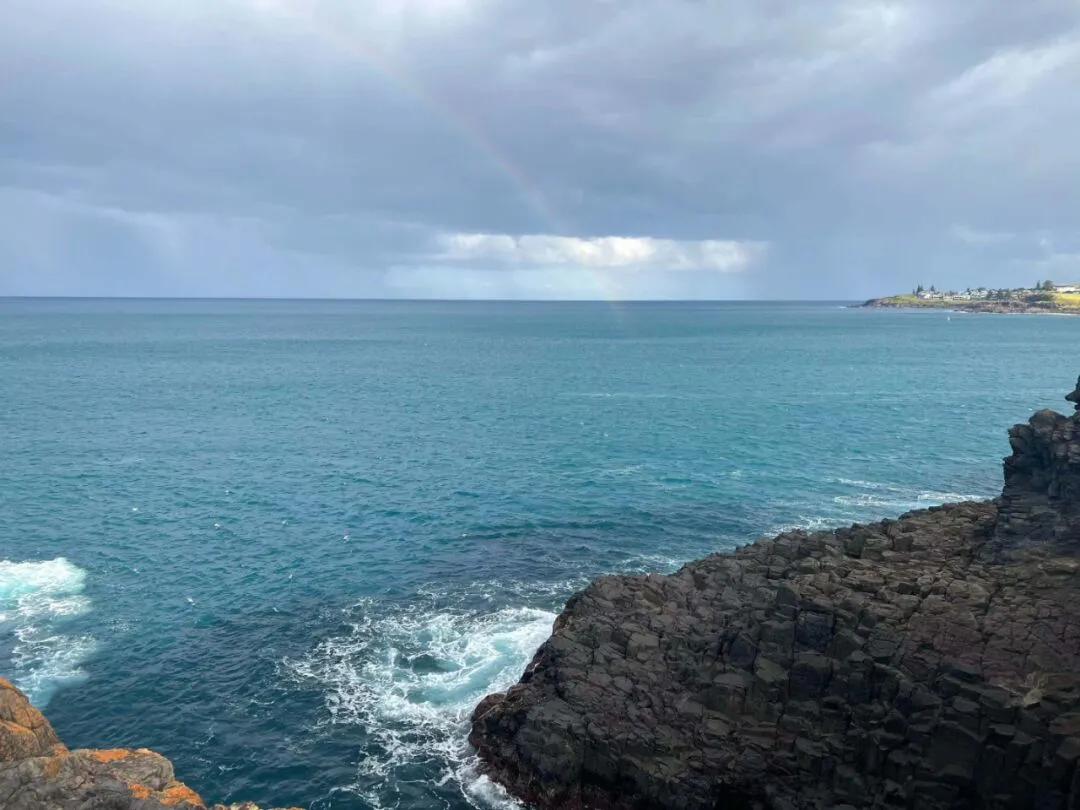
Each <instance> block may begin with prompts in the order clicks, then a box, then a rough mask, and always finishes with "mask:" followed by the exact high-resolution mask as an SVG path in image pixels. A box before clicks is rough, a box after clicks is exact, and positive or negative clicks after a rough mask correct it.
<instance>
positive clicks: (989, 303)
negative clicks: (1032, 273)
mask: <svg viewBox="0 0 1080 810" xmlns="http://www.w3.org/2000/svg"><path fill="white" fill-rule="evenodd" d="M863 306H864V307H878V308H891V309H907V308H918V309H951V310H963V311H967V312H1034V313H1057V314H1070V315H1080V284H1054V283H1053V282H1052V281H1040V282H1039V283H1038V284H1036V285H1035V286H1034V287H1031V288H1016V289H998V290H992V289H987V288H985V287H979V288H977V289H971V288H970V287H969V288H968V289H966V290H963V291H962V292H956V291H949V292H943V291H938V290H937V289H935V288H934V287H933V286H931V287H930V289H929V290H927V289H924V288H923V286H922V285H921V284H920V285H919V286H918V287H916V288H915V289H914V290H912V291H911V293H910V294H905V295H890V296H888V297H886V298H872V299H870V300H869V301H867V302H866V303H864V304H863Z"/></svg>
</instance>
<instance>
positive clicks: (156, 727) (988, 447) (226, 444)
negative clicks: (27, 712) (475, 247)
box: [0, 299, 1080, 810]
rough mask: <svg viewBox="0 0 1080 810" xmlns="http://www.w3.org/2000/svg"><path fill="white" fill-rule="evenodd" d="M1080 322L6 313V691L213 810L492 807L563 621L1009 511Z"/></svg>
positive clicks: (382, 306)
mask: <svg viewBox="0 0 1080 810" xmlns="http://www.w3.org/2000/svg"><path fill="white" fill-rule="evenodd" d="M1078 344H1080V318H1068V317H1047V316H995V315H960V314H957V313H952V314H950V313H945V312H936V311H926V312H903V311H885V310H863V309H849V308H844V307H842V306H841V305H839V304H771V303H663V304H554V303H552V304H547V303H543V304H541V303H440V302H317V301H294V302H290V301H142V300H90V301H76V300H12V299H7V300H4V299H0V674H3V675H6V676H8V677H10V678H12V679H13V680H14V681H15V682H16V683H17V684H18V685H19V686H20V687H22V688H23V689H25V690H26V691H27V692H28V693H29V694H30V695H31V696H32V698H33V700H34V702H35V703H36V704H37V705H38V706H39V707H42V708H44V709H45V710H46V711H47V715H48V717H49V718H50V720H51V721H52V723H53V724H54V726H55V727H56V729H57V731H58V732H59V734H60V735H61V737H62V738H63V739H64V740H66V741H67V742H68V743H69V744H70V745H72V746H149V747H152V748H155V749H157V750H159V751H161V752H163V753H164V754H166V755H167V756H169V757H170V758H172V759H173V761H174V763H175V765H176V769H177V772H178V775H179V776H180V778H182V779H183V780H185V781H186V782H188V783H189V784H190V785H192V786H193V787H194V788H195V789H197V790H198V791H199V792H200V793H202V794H203V795H204V797H205V798H207V799H210V800H217V801H227V800H228V801H238V800H241V799H251V800H254V801H256V802H259V803H260V804H264V805H265V804H270V803H273V804H280V805H299V806H302V807H310V808H317V809H318V810H328V809H329V808H335V809H336V808H341V809H342V810H345V809H348V810H354V809H355V810H360V809H361V808H365V809H366V808H466V807H480V808H490V807H506V806H510V805H511V803H510V802H509V801H508V800H507V799H506V798H505V797H503V796H502V795H501V793H500V791H499V790H498V789H497V788H495V787H494V786H492V785H491V784H490V783H488V782H487V781H486V780H484V779H482V778H478V777H477V774H476V770H475V763H474V761H473V759H472V756H471V752H470V751H469V748H468V745H467V743H466V741H465V736H466V730H467V719H468V715H469V712H470V710H471V709H472V707H473V706H474V705H475V704H476V702H477V701H478V700H479V699H480V698H482V697H483V696H484V695H485V694H487V693H489V692H491V691H494V690H499V689H504V688H506V687H507V686H508V685H510V684H511V683H513V682H514V681H515V680H516V679H517V678H518V676H519V675H520V674H521V671H522V669H523V668H524V666H525V665H526V663H527V662H528V660H529V658H530V657H531V655H532V653H533V652H534V650H535V649H536V647H537V646H538V645H539V644H540V643H541V642H542V641H543V640H544V639H545V638H546V637H547V636H548V634H549V632H550V630H551V624H552V621H553V620H554V618H555V615H556V613H557V611H558V610H559V609H560V607H561V605H562V604H563V602H564V601H565V600H566V598H567V597H568V596H569V595H570V594H571V593H573V592H574V591H575V590H576V589H579V588H581V587H582V586H584V585H585V584H586V583H587V582H588V581H589V580H590V578H592V577H595V576H597V575H599V574H603V573H608V572H620V571H661V572H669V571H672V570H674V569H675V568H676V567H678V566H679V565H680V564H681V563H683V562H685V561H688V560H691V559H694V558H696V557H699V556H702V555H704V554H707V553H709V552H713V551H717V550H727V549H732V548H734V547H735V546H737V545H739V544H741V543H746V542H748V541H750V540H752V539H753V538H754V537H756V536H758V535H762V534H768V533H772V532H776V531H779V530H781V529H784V528H789V527H805V528H811V529H817V528H822V527H830V526H837V525H842V524H847V523H850V522H852V521H864V520H874V519H878V518H883V517H886V516H895V515H898V514H900V513H902V512H904V511H906V510H910V509H916V508H920V507H926V506H930V505H932V504H938V503H942V502H947V501H956V500H961V499H967V498H983V497H987V496H992V495H994V494H995V493H996V492H997V491H998V489H999V486H1000V475H1001V458H1002V457H1003V456H1004V455H1006V454H1007V453H1008V442H1007V440H1006V435H1005V430H1006V428H1007V427H1008V426H1009V425H1011V424H1013V423H1015V422H1017V421H1022V420H1024V419H1026V418H1027V417H1028V416H1029V415H1030V414H1031V413H1032V412H1033V411H1034V410H1036V409H1039V408H1043V407H1055V408H1058V409H1062V408H1064V407H1065V406H1066V403H1065V402H1064V401H1063V400H1062V395H1063V394H1065V393H1066V392H1067V391H1068V390H1071V388H1072V387H1073V383H1074V382H1075V379H1076V375H1077V373H1078V372H1080V363H1078V362H1077V359H1076V348H1077V345H1078Z"/></svg>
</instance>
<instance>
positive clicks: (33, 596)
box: [0, 557, 94, 707]
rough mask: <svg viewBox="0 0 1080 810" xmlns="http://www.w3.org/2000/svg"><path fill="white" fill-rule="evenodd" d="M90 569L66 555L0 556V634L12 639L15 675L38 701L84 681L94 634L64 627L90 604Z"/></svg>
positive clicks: (39, 703) (43, 702) (41, 703)
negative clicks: (19, 558)
mask: <svg viewBox="0 0 1080 810" xmlns="http://www.w3.org/2000/svg"><path fill="white" fill-rule="evenodd" d="M85 582H86V571H84V570H83V569H82V568H79V567H78V566H77V565H73V564H72V563H70V562H69V561H68V560H67V559H65V558H64V557H57V558H56V559H53V560H44V561H41V562H11V561H10V560H0V638H2V639H3V640H4V642H5V646H6V645H7V644H10V645H11V646H10V648H9V650H10V653H9V655H10V661H11V672H10V673H7V674H9V675H10V677H11V680H12V681H13V682H14V683H15V685H16V686H18V687H19V688H20V689H22V690H23V691H24V692H25V693H26V694H27V696H28V697H29V698H30V700H31V701H32V702H33V703H34V705H36V706H39V707H41V706H45V705H46V704H47V703H48V702H49V699H50V698H51V697H52V695H53V693H54V692H55V691H56V690H57V689H58V688H59V687H61V686H63V685H66V684H69V683H73V682H78V681H81V680H82V679H83V678H84V677H85V673H84V672H83V671H82V669H81V665H82V663H83V661H85V660H86V658H87V657H88V656H89V655H90V653H91V652H93V650H94V639H93V637H91V636H89V635H71V634H66V633H64V632H62V630H63V625H64V624H65V623H66V621H67V620H69V619H71V618H73V617H75V616H79V615H82V614H84V613H86V612H87V611H89V610H90V600H89V599H87V597H86V596H84V595H83V587H84V585H85Z"/></svg>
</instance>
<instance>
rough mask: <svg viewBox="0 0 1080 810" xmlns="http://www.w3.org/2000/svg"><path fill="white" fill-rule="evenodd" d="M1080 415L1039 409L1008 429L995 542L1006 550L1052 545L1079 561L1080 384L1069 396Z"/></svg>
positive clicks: (1007, 551) (1068, 398)
mask: <svg viewBox="0 0 1080 810" xmlns="http://www.w3.org/2000/svg"><path fill="white" fill-rule="evenodd" d="M1065 399H1067V400H1068V401H1070V402H1075V403H1077V413H1076V414H1074V415H1073V416H1071V417H1064V416H1062V415H1061V414H1059V413H1055V412H1054V411H1050V410H1044V411H1039V412H1038V413H1037V414H1035V415H1034V416H1033V417H1031V420H1030V421H1029V422H1028V423H1027V424H1026V425H1016V426H1015V427H1013V428H1012V429H1011V430H1010V431H1009V443H1010V444H1011V445H1012V451H1013V454H1012V455H1011V456H1009V458H1007V459H1005V488H1004V489H1003V490H1002V493H1001V498H1000V500H999V513H998V525H997V531H996V539H997V540H998V541H999V545H1000V546H1001V550H1002V551H1003V552H1004V553H1009V552H1010V551H1011V550H1012V549H1014V548H1016V547H1027V548H1031V547H1043V548H1044V550H1048V547H1050V546H1052V547H1054V548H1056V549H1057V550H1058V551H1060V553H1062V554H1069V553H1072V554H1073V555H1075V556H1077V557H1078V558H1080V380H1077V385H1076V390H1075V391H1073V392H1072V393H1071V394H1069V395H1068V396H1066V397H1065Z"/></svg>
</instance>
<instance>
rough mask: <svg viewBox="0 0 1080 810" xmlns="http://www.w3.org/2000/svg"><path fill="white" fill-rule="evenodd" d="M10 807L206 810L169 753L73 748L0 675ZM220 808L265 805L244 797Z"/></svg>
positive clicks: (2, 763)
mask: <svg viewBox="0 0 1080 810" xmlns="http://www.w3.org/2000/svg"><path fill="white" fill-rule="evenodd" d="M0 808H3V810H206V805H205V804H203V801H202V799H200V798H199V796H198V794H197V793H195V791H193V790H192V789H191V788H189V787H188V786H187V785H185V784H183V783H181V782H178V781H176V778H175V776H174V774H173V766H172V763H171V762H169V760H167V759H165V757H163V756H161V754H156V753H154V752H153V751H148V750H147V749H145V748H139V749H130V748H113V749H108V750H96V749H95V750H88V749H83V750H79V751H69V750H68V748H67V747H66V746H65V745H64V744H63V743H62V742H60V740H58V739H57V737H56V734H55V733H54V732H53V730H52V726H50V725H49V721H48V720H46V719H45V718H44V717H42V715H41V712H39V711H38V710H37V709H35V708H34V707H33V706H31V705H30V702H29V701H28V700H27V699H26V697H25V695H23V694H22V692H20V691H19V690H18V689H16V688H15V687H14V686H12V685H11V684H10V683H9V682H8V681H6V680H4V679H3V678H0ZM214 810H259V808H257V807H255V805H253V804H249V803H246V802H245V803H242V804H236V805H231V807H229V808H226V807H224V806H223V805H215V806H214Z"/></svg>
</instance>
